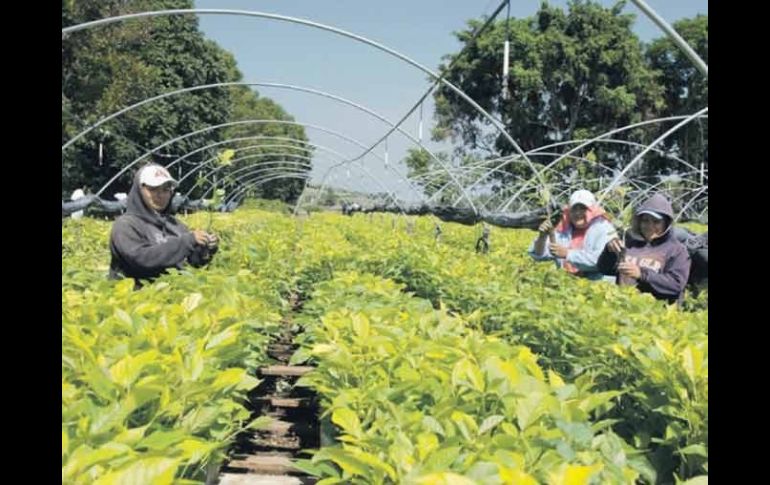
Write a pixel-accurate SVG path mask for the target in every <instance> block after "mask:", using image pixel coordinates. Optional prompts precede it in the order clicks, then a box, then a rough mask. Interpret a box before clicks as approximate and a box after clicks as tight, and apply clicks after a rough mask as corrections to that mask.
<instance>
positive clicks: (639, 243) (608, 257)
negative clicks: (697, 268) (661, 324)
mask: <svg viewBox="0 0 770 485" xmlns="http://www.w3.org/2000/svg"><path fill="white" fill-rule="evenodd" d="M673 222H674V210H673V208H672V207H671V202H669V201H668V199H667V198H666V197H665V196H663V195H662V194H654V195H653V196H652V197H650V198H649V199H647V200H646V201H645V202H644V203H643V204H641V205H640V206H639V207H638V208H637V209H636V211H635V212H634V219H633V221H632V223H631V229H629V230H628V231H626V234H625V241H621V240H620V238H618V237H617V235H616V236H615V237H613V238H612V240H611V241H610V242H609V243H607V246H606V248H605V249H604V251H603V252H602V254H601V256H600V257H599V262H598V267H599V270H600V271H601V272H602V273H604V274H606V275H613V276H617V282H618V284H620V285H633V286H636V287H637V288H638V289H639V291H641V292H643V293H651V294H652V296H654V297H655V298H657V299H659V300H666V301H668V302H669V303H674V302H677V303H681V302H682V300H683V299H684V290H685V287H686V286H687V279H688V277H689V274H690V264H691V262H690V254H689V253H688V252H687V248H686V247H685V246H684V245H683V244H682V243H681V242H679V241H678V240H677V238H676V237H674V235H673V231H672V227H673ZM624 249H625V251H624Z"/></svg>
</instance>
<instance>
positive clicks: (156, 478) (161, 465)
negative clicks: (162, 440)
mask: <svg viewBox="0 0 770 485" xmlns="http://www.w3.org/2000/svg"><path fill="white" fill-rule="evenodd" d="M179 464H180V460H178V459H172V458H158V457H150V458H145V459H142V460H137V461H134V462H132V463H131V464H130V465H128V466H126V467H124V468H121V469H119V470H116V471H113V472H111V473H108V474H107V475H104V476H103V477H101V478H99V479H98V480H97V481H96V482H94V485H137V484H140V483H141V484H143V485H145V484H146V485H171V483H172V482H173V481H174V475H175V474H176V470H177V468H178V467H179Z"/></svg>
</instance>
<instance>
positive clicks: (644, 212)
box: [636, 210, 663, 220]
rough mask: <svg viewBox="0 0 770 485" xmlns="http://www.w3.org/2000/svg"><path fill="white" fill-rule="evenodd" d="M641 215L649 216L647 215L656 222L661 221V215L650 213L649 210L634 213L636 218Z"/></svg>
mask: <svg viewBox="0 0 770 485" xmlns="http://www.w3.org/2000/svg"><path fill="white" fill-rule="evenodd" d="M642 214H649V215H651V216H652V217H654V218H655V219H657V220H661V219H663V214H660V213H658V212H655V211H651V210H643V211H639V212H637V213H636V215H637V216H640V215H642Z"/></svg>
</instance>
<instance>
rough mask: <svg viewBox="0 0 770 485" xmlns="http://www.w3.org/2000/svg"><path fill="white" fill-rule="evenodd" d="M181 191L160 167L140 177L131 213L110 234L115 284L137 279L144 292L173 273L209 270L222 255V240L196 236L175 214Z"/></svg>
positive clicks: (131, 198) (198, 232)
mask: <svg viewBox="0 0 770 485" xmlns="http://www.w3.org/2000/svg"><path fill="white" fill-rule="evenodd" d="M176 186H177V182H176V180H174V179H173V178H172V177H171V175H170V174H169V173H168V170H166V169H165V168H164V167H162V166H160V165H155V164H150V165H146V166H144V167H142V169H140V170H139V171H138V172H137V174H136V176H135V177H134V183H133V185H132V186H131V191H130V193H129V194H128V199H127V203H126V213H125V214H123V215H122V216H120V217H118V218H117V219H116V220H115V223H114V224H113V226H112V232H111V234H110V252H111V253H112V259H111V261H110V275H109V276H110V278H111V279H122V278H134V280H136V283H137V287H140V286H141V283H140V280H152V279H154V278H156V277H158V276H159V275H161V274H162V273H164V272H165V271H166V270H167V269H169V268H179V269H181V268H183V267H184V265H185V264H190V265H191V266H194V267H200V266H203V265H205V264H207V263H208V262H209V261H210V260H211V258H212V256H213V255H214V254H215V253H216V252H217V249H218V243H219V241H218V239H217V236H216V235H214V234H208V233H206V232H204V231H202V230H199V229H196V230H193V231H190V230H189V229H188V228H187V227H186V226H185V225H184V224H182V223H181V222H179V221H178V220H176V218H174V217H173V216H172V215H171V214H169V208H170V206H171V197H172V195H173V194H174V189H175V188H176Z"/></svg>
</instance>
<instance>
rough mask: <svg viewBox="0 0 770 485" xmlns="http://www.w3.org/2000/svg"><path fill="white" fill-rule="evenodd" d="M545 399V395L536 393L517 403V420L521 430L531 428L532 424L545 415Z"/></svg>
mask: <svg viewBox="0 0 770 485" xmlns="http://www.w3.org/2000/svg"><path fill="white" fill-rule="evenodd" d="M544 397H545V395H544V394H543V393H540V392H535V393H532V394H529V395H528V396H526V397H525V398H524V399H520V400H519V401H518V402H517V403H516V420H517V422H518V423H519V429H521V430H525V429H527V428H529V426H530V425H531V424H532V423H534V422H535V421H537V420H538V418H540V416H542V415H543V414H545V410H544V409H543V406H542V404H543V398H544Z"/></svg>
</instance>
